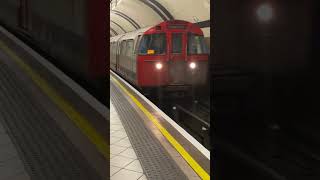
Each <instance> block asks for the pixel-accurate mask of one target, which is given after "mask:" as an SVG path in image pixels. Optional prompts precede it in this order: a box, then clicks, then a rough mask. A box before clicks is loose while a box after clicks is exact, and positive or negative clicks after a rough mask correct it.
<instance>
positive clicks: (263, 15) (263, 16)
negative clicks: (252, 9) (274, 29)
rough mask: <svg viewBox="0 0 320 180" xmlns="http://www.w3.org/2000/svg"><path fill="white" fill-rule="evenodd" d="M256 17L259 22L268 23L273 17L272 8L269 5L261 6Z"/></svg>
mask: <svg viewBox="0 0 320 180" xmlns="http://www.w3.org/2000/svg"><path fill="white" fill-rule="evenodd" d="M257 16H258V18H259V20H260V21H263V22H268V21H270V20H271V19H272V17H273V8H272V7H271V5H270V4H267V3H265V4H262V5H260V6H259V7H258V9H257Z"/></svg>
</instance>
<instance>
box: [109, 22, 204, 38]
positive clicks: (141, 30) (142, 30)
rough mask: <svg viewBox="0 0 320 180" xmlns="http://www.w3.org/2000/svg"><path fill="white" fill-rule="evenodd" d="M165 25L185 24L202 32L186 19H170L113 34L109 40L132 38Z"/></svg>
mask: <svg viewBox="0 0 320 180" xmlns="http://www.w3.org/2000/svg"><path fill="white" fill-rule="evenodd" d="M167 25H187V28H188V29H189V28H190V29H192V30H194V29H196V31H198V32H199V33H200V32H201V34H203V32H202V31H201V29H200V27H198V26H196V25H194V24H193V23H191V22H187V21H183V20H172V21H164V22H161V23H159V24H157V25H154V26H148V27H144V28H141V29H138V30H136V31H132V32H128V33H125V34H121V35H117V36H113V37H111V38H110V42H114V41H118V40H119V39H134V38H135V37H137V36H138V35H139V34H144V33H146V32H153V30H155V28H156V27H159V26H161V27H166V26H167Z"/></svg>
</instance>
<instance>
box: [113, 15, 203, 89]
mask: <svg viewBox="0 0 320 180" xmlns="http://www.w3.org/2000/svg"><path fill="white" fill-rule="evenodd" d="M208 58H209V51H208V48H207V46H206V44H205V42H204V36H203V32H202V30H201V29H200V28H199V27H198V26H197V25H195V24H193V23H190V22H186V21H181V20H173V21H165V22H162V23H160V24H158V25H156V26H152V27H147V28H143V29H140V30H137V31H133V32H129V33H126V34H122V35H118V36H114V37H111V38H110V68H111V69H112V70H113V71H115V72H116V73H117V74H119V75H121V76H122V77H123V78H124V79H126V80H127V81H129V82H131V83H132V84H134V85H135V86H137V87H138V88H140V89H142V90H146V89H150V88H151V89H152V88H155V87H161V89H165V90H169V91H181V90H187V89H188V87H192V86H199V85H204V84H205V83H206V80H207V71H208Z"/></svg>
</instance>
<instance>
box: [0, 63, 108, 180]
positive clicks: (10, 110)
mask: <svg viewBox="0 0 320 180" xmlns="http://www.w3.org/2000/svg"><path fill="white" fill-rule="evenodd" d="M0 116H2V118H0V119H3V124H4V125H5V126H6V129H7V131H8V133H9V136H10V137H11V139H12V140H13V142H14V144H15V146H16V148H17V150H18V152H19V156H20V157H21V158H22V160H23V162H24V165H25V168H26V170H27V172H28V174H29V176H30V178H31V179H32V180H93V179H94V180H96V179H97V180H99V179H102V178H101V177H98V173H96V172H95V170H94V169H93V168H92V167H90V166H89V164H88V162H87V161H86V160H85V159H84V157H83V156H82V154H81V153H80V152H79V151H78V150H77V149H76V148H75V147H74V146H73V144H72V143H71V142H70V141H69V140H68V139H67V138H66V137H65V135H64V133H63V131H62V130H61V129H60V128H59V127H58V125H57V124H56V122H55V121H54V120H53V119H51V118H50V116H49V115H48V114H47V112H46V111H45V110H44V109H43V108H42V107H41V106H40V105H39V104H37V103H36V102H35V100H33V99H32V95H31V92H29V91H27V89H25V88H24V86H23V83H22V82H21V81H19V80H18V78H17V77H16V76H15V74H14V73H13V72H12V71H10V70H9V69H8V67H7V66H6V65H5V64H2V63H1V62H0Z"/></svg>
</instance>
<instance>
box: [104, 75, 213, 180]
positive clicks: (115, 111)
mask: <svg viewBox="0 0 320 180" xmlns="http://www.w3.org/2000/svg"><path fill="white" fill-rule="evenodd" d="M110 101H111V102H110V107H111V108H110V123H111V126H110V144H111V145H110V158H111V160H110V168H111V173H110V176H111V180H117V179H128V180H131V179H132V180H133V179H139V180H140V179H166V180H168V179H172V180H173V179H179V180H180V179H181V180H182V179H210V151H208V150H207V149H206V148H205V147H204V146H202V145H201V144H200V143H199V142H198V141H196V140H195V139H194V138H193V137H192V136H191V135H189V134H188V133H187V132H186V131H185V130H184V129H182V128H181V127H180V126H179V125H178V124H177V123H175V122H174V121H173V120H172V119H171V118H170V117H168V116H167V115H166V114H165V113H163V112H162V111H161V110H160V109H159V108H157V107H156V106H155V105H154V104H153V103H152V102H151V101H149V100H148V99H147V98H145V97H144V96H143V95H142V94H141V93H140V92H139V91H137V90H136V89H135V88H134V87H132V86H131V85H130V84H128V83H127V82H126V81H124V80H123V79H122V78H121V77H120V76H118V75H117V74H115V73H114V72H112V71H110Z"/></svg>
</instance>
